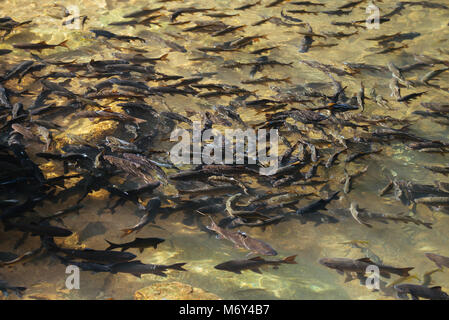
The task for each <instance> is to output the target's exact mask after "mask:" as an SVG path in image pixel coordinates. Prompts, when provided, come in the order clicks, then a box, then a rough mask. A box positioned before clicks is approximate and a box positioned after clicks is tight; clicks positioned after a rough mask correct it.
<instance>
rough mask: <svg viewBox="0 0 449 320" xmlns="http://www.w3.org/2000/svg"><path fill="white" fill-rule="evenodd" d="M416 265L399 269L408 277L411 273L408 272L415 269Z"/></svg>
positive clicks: (402, 274)
mask: <svg viewBox="0 0 449 320" xmlns="http://www.w3.org/2000/svg"><path fill="white" fill-rule="evenodd" d="M413 269H414V267H410V268H400V269H399V271H400V272H401V276H403V277H406V276H409V275H410V274H409V273H408V272H409V271H411V270H413Z"/></svg>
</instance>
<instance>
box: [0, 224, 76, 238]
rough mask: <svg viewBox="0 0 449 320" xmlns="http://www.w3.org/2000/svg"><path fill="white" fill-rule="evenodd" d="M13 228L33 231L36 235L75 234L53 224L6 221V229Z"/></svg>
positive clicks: (58, 235) (59, 235)
mask: <svg viewBox="0 0 449 320" xmlns="http://www.w3.org/2000/svg"><path fill="white" fill-rule="evenodd" d="M11 229H15V230H19V231H22V232H27V233H31V234H32V235H36V236H49V237H69V236H71V235H72V234H73V233H72V231H70V230H67V229H65V228H60V227H55V226H51V225H42V224H41V225H38V224H25V223H17V222H11V221H7V222H5V231H8V230H11Z"/></svg>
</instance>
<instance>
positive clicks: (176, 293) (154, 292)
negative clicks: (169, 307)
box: [134, 281, 221, 300]
mask: <svg viewBox="0 0 449 320" xmlns="http://www.w3.org/2000/svg"><path fill="white" fill-rule="evenodd" d="M134 300H221V298H220V297H219V296H217V295H215V294H213V293H210V292H206V291H204V290H203V289H200V288H194V287H192V286H190V285H188V284H185V283H181V282H176V281H174V282H162V283H155V284H152V285H151V286H148V287H145V288H142V289H140V290H138V291H136V293H134Z"/></svg>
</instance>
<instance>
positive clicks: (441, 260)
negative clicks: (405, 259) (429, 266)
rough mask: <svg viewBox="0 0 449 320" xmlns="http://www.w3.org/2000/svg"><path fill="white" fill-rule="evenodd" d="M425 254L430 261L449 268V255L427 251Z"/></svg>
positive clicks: (439, 266)
mask: <svg viewBox="0 0 449 320" xmlns="http://www.w3.org/2000/svg"><path fill="white" fill-rule="evenodd" d="M425 255H426V257H427V258H428V259H429V260H430V261H432V262H434V263H435V264H436V265H437V267H438V268H440V269H442V268H443V267H446V268H449V257H445V256H441V255H439V254H436V253H431V252H426V253H425Z"/></svg>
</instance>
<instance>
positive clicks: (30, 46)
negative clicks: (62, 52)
mask: <svg viewBox="0 0 449 320" xmlns="http://www.w3.org/2000/svg"><path fill="white" fill-rule="evenodd" d="M67 41H68V40H64V41H62V42H61V43H58V44H47V43H46V42H45V41H41V42H39V43H22V44H13V47H14V48H17V49H23V50H37V51H39V52H40V51H42V50H44V49H53V48H56V47H65V48H67V49H69V47H68V46H67Z"/></svg>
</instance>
